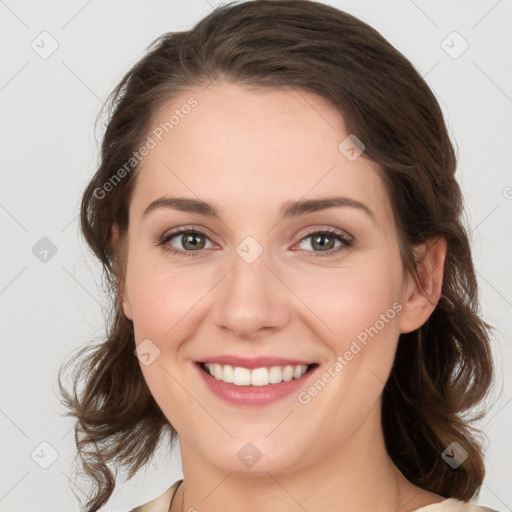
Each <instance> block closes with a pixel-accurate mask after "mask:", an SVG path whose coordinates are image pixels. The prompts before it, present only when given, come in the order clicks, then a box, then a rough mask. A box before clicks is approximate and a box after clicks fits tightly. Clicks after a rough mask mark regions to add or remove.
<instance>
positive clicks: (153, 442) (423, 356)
mask: <svg viewBox="0 0 512 512" xmlns="http://www.w3.org/2000/svg"><path fill="white" fill-rule="evenodd" d="M218 79H224V80H228V81H231V82H236V83H239V84H243V85H248V86H259V87H270V88H283V87H292V88H296V89H297V90H304V91H308V92H313V93H315V94H318V95H319V96H322V97H323V98H326V99H328V100H330V101H331V102H332V103H333V104H334V105H335V106H336V107H337V108H338V110H339V112H340V114H341V115H342V116H343V118H344V120H345V124H346V127H347V129H348V131H349V133H352V134H355V135H356V136H357V137H358V138H359V139H360V140H361V141H363V142H364V144H365V146H366V148H365V153H364V156H365V157H366V158H369V159H370V160H372V161H374V162H376V163H378V164H379V165H380V168H381V170H382V177H383V179H384V182H385V185H386V187H387V190H388V193H389V197H390V199H391V203H392V206H393V211H394V215H395V219H396V224H397V228H398V233H399V240H400V247H401V253H402V258H403V261H404V265H405V268H406V269H407V270H409V271H410V272H415V271H416V264H417V262H416V261H415V259H414V256H413V247H414V246H415V245H416V244H420V243H422V242H425V241H429V240H432V239H434V238H435V237H444V238H445V239H446V240H447V244H448V245H447V247H448V248H447V256H446V261H445V267H444V282H443V285H442V295H441V298H440V300H439V302H438V304H437V306H436V308H435V310H434V311H433V313H432V315H431V316H430V318H429V319H428V320H427V322H425V324H424V325H423V326H421V327H420V328H419V329H417V330H415V331H413V332H411V333H407V334H402V335H401V336H400V339H399V342H398V349H397V353H396V359H395V363H394V366H393V369H392V372H391V375H390V377H389V380H388V381H387V383H386V385H385V388H384V393H383V409H382V426H383V431H384V436H385V440H386V445H387V449H388V452H389V454H390V457H391V458H392V460H393V462H394V463H395V465H396V466H397V467H398V468H399V469H400V471H401V472H402V473H403V474H404V475H405V477H406V478H407V479H409V480H410V481H411V482H413V483H414V484H416V485H418V486H419V487H421V488H423V489H426V490H429V491H432V492H435V493H438V494H441V495H443V496H446V497H455V498H458V499H461V500H469V499H470V498H472V497H473V496H474V495H475V494H476V493H477V492H478V491H479V488H480V486H481V484H482V480H483V476H484V464H483V453H482V445H481V442H479V441H477V435H478V433H479V432H478V431H477V430H476V429H475V428H473V427H472V426H471V425H470V418H469V417H468V416H466V415H467V413H468V411H469V410H470V409H471V410H473V411H474V410H475V406H476V405H479V404H480V405H481V402H482V400H483V399H484V397H486V395H487V393H488V391H489V389H490V386H491V383H492V376H493V363H492V357H491V352H490V341H489V329H490V328H491V327H490V326H489V325H488V324H487V323H485V322H484V321H483V320H482V319H481V318H480V316H479V311H478V297H477V292H478V290H477V282H476V278H475V271H474V268H473V263H472V258H471V250H470V243H469V240H468V234H467V232H466V230H465V228H464V226H463V224H462V219H461V218H462V215H463V203H462V196H461V191H460V188H459V185H458V184H457V182H456V180H455V176H454V174H455V169H456V157H455V153H454V149H453V146H452V143H451V141H450V138H449V135H448V133H447V129H446V126H445V123H444V119H443V114H442V111H441V109H440V107H439V104H438V102H437V100H436V98H435V96H434V95H433V93H432V91H431V90H430V89H429V87H428V86H427V84H426V83H425V81H424V80H423V79H422V77H421V76H420V75H419V73H418V72H417V71H416V70H415V69H414V67H413V66H412V64H411V63H410V62H409V61H408V60H407V59H406V58H405V57H404V56H403V55H402V54H401V53H400V52H398V51H397V50H396V49H395V48H394V47H393V46H391V44H390V43H388V42H387V41H386V40H385V39H384V38H383V37H382V36H381V35H380V34H379V33H378V32H377V31H376V30H375V29H373V28H371V27H370V26H368V25H367V24H365V23H363V22H362V21H360V20H358V19H357V18H355V17H353V16H351V15H349V14H347V13H345V12H342V11H340V10H338V9H335V8H334V7H330V6H327V5H325V4H321V3H318V2H313V1H307V0H291V1H290V0H255V1H248V2H244V3H240V2H231V3H230V4H227V5H224V6H221V7H219V8H217V9H216V10H214V11H213V12H212V13H211V14H210V15H208V16H207V17H205V18H204V19H203V20H201V21H200V22H199V23H198V24H197V25H196V26H195V27H194V28H193V29H191V30H189V31H184V32H174V33H167V34H164V35H163V36H161V37H160V38H158V39H157V40H156V41H154V42H153V44H152V45H151V46H150V48H149V49H148V52H147V54H146V55H145V56H144V57H143V58H142V59H141V60H140V61H139V62H138V63H137V64H136V65H135V66H134V67H133V68H132V69H131V70H130V71H129V72H128V73H127V74H126V75H125V76H124V77H123V78H122V80H121V82H120V83H119V85H118V86H117V87H116V88H115V90H114V91H113V92H112V94H111V96H110V98H109V103H108V107H109V112H110V117H109V119H108V123H107V126H106V132H105V135H104V138H103V142H102V147H101V162H100V165H99V169H98V170H97V172H96V174H95V175H94V177H93V178H92V180H91V181H90V183H89V184H88V186H87V188H86V190H85V192H84V194H83V198H82V205H81V229H82V233H83V236H84V237H85V239H86V241H87V243H88V244H89V246H90V247H91V248H92V250H93V251H94V253H95V255H96V256H97V257H98V258H99V259H100V261H101V263H102V265H103V268H104V275H105V276H106V278H107V283H108V286H109V290H110V292H111V294H112V296H113V297H115V301H114V302H115V303H114V304H113V305H112V320H111V321H110V322H109V325H108V326H107V335H106V339H105V340H104V341H102V342H101V343H100V344H98V345H96V346H87V347H85V348H82V349H81V350H80V351H79V353H78V354H77V355H76V356H74V357H73V359H72V360H71V361H70V363H71V362H78V364H77V365H76V367H75V372H74V374H73V375H74V377H73V386H74V387H73V394H71V393H68V392H66V391H65V389H64V388H63V385H62V383H61V379H60V375H61V374H60V373H59V386H60V389H61V393H62V395H63V401H64V403H65V405H66V407H67V408H68V409H69V412H68V413H67V414H68V415H72V416H74V417H75V418H76V419H77V422H76V427H75V439H76V444H77V448H78V453H79V455H80V458H81V461H82V464H83V467H84V470H85V473H86V475H87V476H89V477H90V478H91V479H92V481H93V482H94V483H95V485H96V493H95V494H94V495H93V496H92V497H90V499H89V500H88V502H87V504H86V510H87V511H88V512H93V511H96V510H98V509H99V508H100V507H101V506H102V505H103V504H105V502H106V501H108V499H109V498H110V496H111V494H112V492H113V489H114V486H115V477H114V475H113V473H112V470H111V469H110V468H109V467H108V465H109V464H113V463H115V464H118V465H119V466H120V467H124V468H126V469H128V470H129V473H128V477H129V478H131V477H132V476H133V475H134V474H135V473H136V472H137V471H138V470H139V469H140V468H141V467H142V466H143V465H144V464H146V463H148V462H149V461H150V459H151V458H152V456H153V455H154V453H155V450H156V448H157V446H158V444H159V442H160V441H161V436H163V435H164V434H167V435H168V436H169V437H168V438H167V439H170V440H171V444H172V443H173V442H174V441H175V440H176V438H177V434H176V431H175V430H174V428H173V427H172V425H170V424H169V422H168V421H167V419H166V418H165V416H164V415H163V413H162V411H161V410H160V408H159V407H158V405H157V404H156V402H155V400H154V399H153V397H152V395H151V393H150V391H149V389H148V387H147V385H146V382H145V380H144V378H143V375H142V372H141V370H140V366H139V362H138V360H137V358H136V357H135V356H134V348H135V341H134V333H133V324H132V322H131V321H130V320H128V319H127V318H126V317H125V315H124V314H123V309H122V304H121V299H120V294H119V290H120V288H119V286H120V284H121V283H122V281H123V270H124V262H123V259H122V257H123V254H124V249H120V250H117V251H116V250H115V246H114V245H113V244H112V240H111V235H112V227H113V226H114V225H117V226H118V227H119V234H120V237H121V242H122V241H123V240H124V235H125V234H126V231H127V227H128V205H129V202H130V197H131V192H132V189H133V185H134V182H135V179H136V175H137V173H136V171H137V169H138V166H137V165H135V166H134V167H133V170H132V172H131V173H130V175H129V176H127V177H124V178H123V179H121V180H118V182H117V183H116V185H115V186H114V187H113V188H112V190H111V191H109V192H108V197H107V198H105V199H103V198H101V197H100V194H99V193H98V190H100V189H101V187H103V185H104V184H105V183H107V182H108V181H109V180H111V179H112V177H113V176H114V174H116V173H117V172H118V170H119V169H121V168H123V166H125V165H126V162H127V161H128V160H129V159H130V156H131V155H132V154H133V153H134V151H136V150H137V149H138V148H139V147H140V145H141V142H142V141H144V140H145V139H146V137H147V135H148V132H149V130H150V127H151V121H152V116H153V115H154V113H155V112H156V111H157V110H158V109H159V108H161V107H162V106H163V105H165V104H166V103H167V102H168V101H169V100H170V99H171V98H172V97H173V96H174V95H176V94H177V93H180V92H183V91H186V90H187V89H189V88H191V87H192V86H201V85H206V84H208V83H210V82H211V81H214V80H218ZM340 142H341V141H340ZM125 169H126V167H125ZM118 176H119V175H118ZM68 364H69V363H68ZM61 371H62V369H61ZM81 383H83V389H82V390H81V391H78V387H79V385H80V384H81ZM482 414H483V413H482V412H479V414H478V415H476V416H475V417H481V415H482ZM454 441H456V442H457V443H458V444H459V445H460V446H462V448H463V449H464V450H465V451H466V452H467V453H468V457H467V459H466V460H465V461H464V462H463V464H462V465H461V466H460V467H458V468H457V469H452V468H451V467H450V466H449V465H448V464H447V463H446V462H445V461H444V460H443V459H442V457H441V454H442V452H443V450H444V449H445V448H447V446H448V445H450V444H451V443H452V442H454Z"/></svg>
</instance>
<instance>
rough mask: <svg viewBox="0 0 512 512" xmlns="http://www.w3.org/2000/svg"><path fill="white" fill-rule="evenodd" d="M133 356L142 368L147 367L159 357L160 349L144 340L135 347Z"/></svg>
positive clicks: (148, 340)
mask: <svg viewBox="0 0 512 512" xmlns="http://www.w3.org/2000/svg"><path fill="white" fill-rule="evenodd" d="M134 354H135V356H136V357H137V358H138V359H139V361H140V362H141V363H142V364H143V365H144V366H149V365H150V364H152V363H153V361H154V360H155V359H156V358H157V357H158V356H159V355H160V349H159V348H158V347H157V346H156V345H155V344H154V343H153V342H152V341H151V340H150V339H149V338H146V339H145V340H142V341H141V342H140V343H139V344H138V345H137V348H136V349H135V350H134Z"/></svg>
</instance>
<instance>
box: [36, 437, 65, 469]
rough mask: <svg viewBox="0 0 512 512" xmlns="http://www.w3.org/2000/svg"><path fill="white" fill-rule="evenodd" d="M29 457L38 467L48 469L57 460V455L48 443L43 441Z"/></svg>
mask: <svg viewBox="0 0 512 512" xmlns="http://www.w3.org/2000/svg"><path fill="white" fill-rule="evenodd" d="M30 456H31V457H32V460H33V461H34V462H35V463H36V464H37V465H38V466H40V467H41V468H43V469H48V468H49V467H50V466H51V465H52V464H53V463H54V462H55V461H56V460H57V459H58V458H59V453H58V452H57V450H56V449H55V448H54V447H53V446H52V445H51V444H50V443H48V442H47V441H43V442H42V443H40V444H39V445H38V446H37V447H36V448H35V449H34V451H33V452H32V453H31V454H30Z"/></svg>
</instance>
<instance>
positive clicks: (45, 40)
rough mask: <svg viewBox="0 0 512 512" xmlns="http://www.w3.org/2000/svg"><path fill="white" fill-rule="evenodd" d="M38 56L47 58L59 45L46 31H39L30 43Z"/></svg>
mask: <svg viewBox="0 0 512 512" xmlns="http://www.w3.org/2000/svg"><path fill="white" fill-rule="evenodd" d="M30 46H31V47H32V50H34V51H35V52H36V53H37V54H38V55H39V57H41V58H42V59H47V58H48V57H50V56H51V55H52V54H53V53H54V52H55V51H56V50H57V48H58V47H59V43H58V42H57V40H56V39H55V38H54V37H53V36H52V35H51V34H49V33H48V32H41V33H40V34H39V35H38V36H37V37H36V38H35V39H34V40H33V41H32V43H31V45H30Z"/></svg>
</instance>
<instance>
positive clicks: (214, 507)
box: [172, 407, 442, 512]
mask: <svg viewBox="0 0 512 512" xmlns="http://www.w3.org/2000/svg"><path fill="white" fill-rule="evenodd" d="M180 449H181V457H182V464H183V480H184V482H183V484H182V486H181V488H180V491H181V492H178V493H177V495H176V498H175V500H174V502H173V508H172V511H173V512H175V511H178V510H182V511H185V510H187V511H188V510H200V511H201V512H213V511H218V510H222V511H223V512H235V511H236V512H249V511H250V512H259V511H261V512H263V511H265V512H268V511H273V510H276V511H277V510H279V512H292V511H293V512H297V510H300V509H302V510H308V511H317V510H358V511H372V512H396V510H400V511H401V512H408V511H412V510H415V508H417V507H419V506H425V505H427V504H430V503H433V502H438V501H442V497H440V496H438V495H435V494H432V493H428V492H426V491H423V490H421V489H420V488H418V487H416V486H414V485H413V484H411V483H410V482H408V481H407V480H406V479H405V478H404V476H403V475H402V474H401V473H400V471H398V469H397V468H396V466H395V465H394V464H393V462H392V461H391V459H390V458H389V456H388V454H387V451H386V448H385V443H384V438H383V435H382V430H381V427H380V407H379V408H376V409H375V410H374V411H372V413H371V414H370V416H369V417H368V418H367V420H366V422H365V423H364V424H363V425H362V426H361V428H359V429H358V430H357V432H356V433H354V435H353V436H352V438H351V440H350V442H348V443H346V444H344V445H342V446H339V447H338V448H337V449H333V450H330V451H329V453H328V454H327V456H322V457H319V458H317V459H314V460H312V461H311V462H310V463H309V464H307V465H306V464H305V465H303V466H301V467H296V468H292V469H291V470H287V471H285V472H282V473H277V472H273V473H269V472H266V473H264V474H261V473H260V476H255V475H248V474H242V473H237V472H234V471H223V470H221V469H219V468H218V467H216V466H214V465H212V464H211V463H210V462H209V461H208V460H207V459H205V458H204V457H203V456H202V455H201V454H199V453H198V452H197V451H195V450H194V448H193V447H192V446H191V445H189V444H188V443H187V442H185V441H183V440H182V439H181V438H180Z"/></svg>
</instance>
